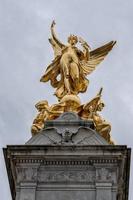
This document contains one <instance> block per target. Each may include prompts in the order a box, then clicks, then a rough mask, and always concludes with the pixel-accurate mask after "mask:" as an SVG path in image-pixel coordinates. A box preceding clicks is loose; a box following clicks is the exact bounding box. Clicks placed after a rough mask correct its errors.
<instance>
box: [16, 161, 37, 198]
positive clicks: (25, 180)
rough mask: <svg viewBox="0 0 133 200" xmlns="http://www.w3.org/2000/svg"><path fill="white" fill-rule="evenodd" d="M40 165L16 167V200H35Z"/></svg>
mask: <svg viewBox="0 0 133 200" xmlns="http://www.w3.org/2000/svg"><path fill="white" fill-rule="evenodd" d="M37 170H38V165H34V164H29V163H28V164H19V165H17V167H16V173H17V179H16V188H17V189H16V200H35V199H36V187H37Z"/></svg>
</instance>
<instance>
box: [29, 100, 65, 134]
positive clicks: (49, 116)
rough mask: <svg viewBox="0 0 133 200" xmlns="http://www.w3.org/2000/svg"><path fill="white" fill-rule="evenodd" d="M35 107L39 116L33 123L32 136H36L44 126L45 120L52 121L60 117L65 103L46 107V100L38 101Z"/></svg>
mask: <svg viewBox="0 0 133 200" xmlns="http://www.w3.org/2000/svg"><path fill="white" fill-rule="evenodd" d="M35 107H36V108H37V110H38V112H39V114H38V115H37V116H36V118H35V119H34V121H33V124H32V127H31V132H32V135H36V134H38V132H39V131H41V130H42V129H43V128H44V126H45V121H46V120H53V119H56V118H57V117H59V116H60V114H62V113H63V112H64V108H65V103H58V104H53V105H52V106H49V105H48V102H47V101H46V100H43V101H39V102H38V103H37V104H36V105H35Z"/></svg>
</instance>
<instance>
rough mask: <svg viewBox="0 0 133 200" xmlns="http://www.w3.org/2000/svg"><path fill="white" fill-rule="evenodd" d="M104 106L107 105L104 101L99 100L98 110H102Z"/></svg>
mask: <svg viewBox="0 0 133 200" xmlns="http://www.w3.org/2000/svg"><path fill="white" fill-rule="evenodd" d="M104 106H105V104H104V102H103V101H102V100H101V101H100V102H99V104H98V108H97V110H98V111H102V109H103V108H104Z"/></svg>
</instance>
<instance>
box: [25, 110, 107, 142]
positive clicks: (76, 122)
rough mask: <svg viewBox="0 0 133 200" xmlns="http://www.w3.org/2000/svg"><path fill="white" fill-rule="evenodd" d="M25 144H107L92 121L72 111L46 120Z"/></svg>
mask: <svg viewBox="0 0 133 200" xmlns="http://www.w3.org/2000/svg"><path fill="white" fill-rule="evenodd" d="M26 144H27V145H35V144H36V145H53V144H61V145H63V144H67V145H77V144H81V145H108V142H107V141H105V139H104V138H103V137H101V136H100V135H99V134H98V133H97V132H96V131H95V130H94V124H93V122H92V121H88V120H87V121H85V120H82V119H80V118H79V116H78V115H77V114H75V113H73V112H66V113H63V114H62V115H61V116H60V117H59V118H58V119H56V120H53V121H46V123H45V128H44V130H43V131H41V132H40V133H39V134H38V135H36V136H34V137H32V138H31V139H30V140H29V141H28V142H27V143H26Z"/></svg>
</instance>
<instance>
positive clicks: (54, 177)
mask: <svg viewBox="0 0 133 200" xmlns="http://www.w3.org/2000/svg"><path fill="white" fill-rule="evenodd" d="M38 181H39V182H58V183H59V182H71V183H72V182H76V183H77V182H84V183H86V182H94V181H95V172H94V171H79V170H78V171H77V170H75V171H71V170H69V171H66V170H64V171H63V170H60V171H59V170H58V171H43V172H41V173H39V175H38Z"/></svg>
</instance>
